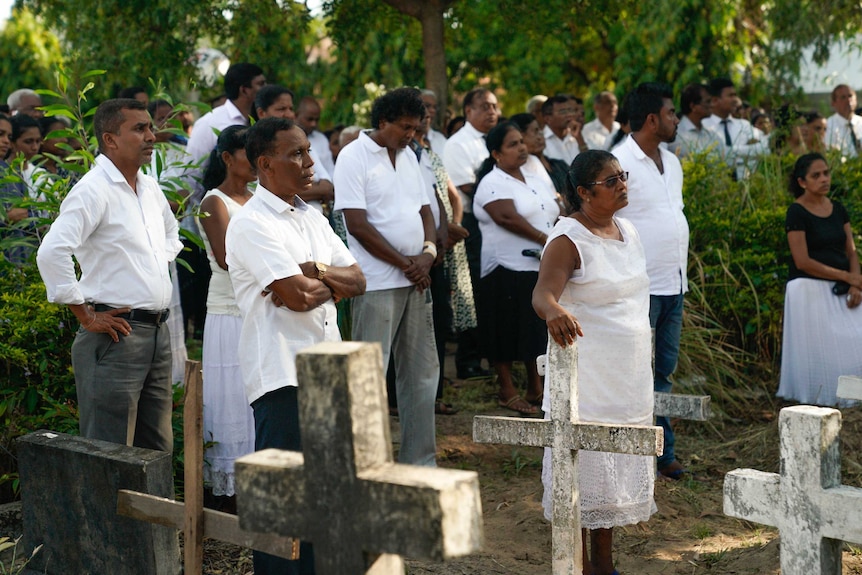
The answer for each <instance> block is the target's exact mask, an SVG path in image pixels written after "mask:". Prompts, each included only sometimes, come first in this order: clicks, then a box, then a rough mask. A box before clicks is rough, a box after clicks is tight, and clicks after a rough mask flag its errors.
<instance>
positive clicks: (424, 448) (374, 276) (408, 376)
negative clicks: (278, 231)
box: [335, 88, 440, 467]
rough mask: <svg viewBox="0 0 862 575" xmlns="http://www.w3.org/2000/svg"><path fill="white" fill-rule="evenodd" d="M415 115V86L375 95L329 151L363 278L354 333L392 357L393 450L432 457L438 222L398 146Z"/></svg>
mask: <svg viewBox="0 0 862 575" xmlns="http://www.w3.org/2000/svg"><path fill="white" fill-rule="evenodd" d="M424 116H425V104H423V103H422V100H421V98H420V97H419V90H416V89H415V88H398V89H396V90H392V91H391V92H389V93H387V94H385V95H383V96H381V97H379V98H377V99H376V100H375V101H374V103H373V104H372V106H371V126H372V128H373V129H372V130H371V131H370V132H362V133H361V134H360V135H359V139H358V140H356V141H355V142H354V143H352V144H351V145H349V146H347V147H346V148H344V150H342V152H341V154H339V156H338V163H337V164H336V165H335V189H336V190H338V193H337V194H336V196H335V209H336V210H342V212H343V214H344V222H345V224H346V226H347V232H348V238H347V245H348V246H350V252H351V253H352V254H353V255H354V257H356V260H357V261H358V262H359V265H360V266H362V271H363V272H364V273H365V277H366V278H367V281H368V286H367V292H366V293H365V295H362V296H359V297H357V298H354V299H353V339H355V340H361V341H378V342H380V345H381V347H382V349H383V367H384V368H385V367H387V366H388V365H389V358H390V355H391V356H392V357H393V358H394V364H395V387H396V399H397V402H398V415H399V418H400V420H401V447H400V450H399V452H398V460H399V461H400V462H401V463H411V464H413V465H427V466H432V467H433V466H435V465H436V461H435V451H436V443H435V437H434V401H435V397H436V393H437V377H438V372H439V369H440V365H439V363H438V361H437V352H436V348H435V343H434V329H433V320H432V300H431V291H430V290H429V289H428V288H429V287H430V285H431V277H430V275H429V273H430V270H431V266H432V264H433V263H434V260H435V258H436V257H437V232H436V230H435V228H434V217H433V215H432V212H431V207H430V204H429V200H428V196H427V195H426V193H425V180H424V179H423V176H422V172H421V171H420V168H419V162H418V161H417V159H416V155H415V154H414V153H413V151H412V150H409V149H407V146H408V145H409V144H410V142H411V140H412V139H413V136H414V135H415V133H416V129H417V128H418V126H419V123H420V122H421V121H422V118H423V117H424Z"/></svg>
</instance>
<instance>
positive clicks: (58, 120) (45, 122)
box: [39, 116, 71, 138]
mask: <svg viewBox="0 0 862 575" xmlns="http://www.w3.org/2000/svg"><path fill="white" fill-rule="evenodd" d="M54 124H63V128H62V129H68V128H70V127H71V125H70V124H69V119H68V118H66V117H65V116H43V117H42V118H41V119H40V120H39V130H40V131H41V132H42V137H43V138H44V137H45V136H47V135H48V134H50V133H51V132H52V131H53V130H51V126H53V125H54Z"/></svg>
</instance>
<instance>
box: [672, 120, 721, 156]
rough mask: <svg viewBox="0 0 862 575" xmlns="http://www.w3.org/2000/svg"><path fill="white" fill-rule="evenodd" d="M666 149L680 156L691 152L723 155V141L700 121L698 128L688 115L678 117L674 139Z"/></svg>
mask: <svg viewBox="0 0 862 575" xmlns="http://www.w3.org/2000/svg"><path fill="white" fill-rule="evenodd" d="M668 149H669V150H670V151H671V152H673V153H675V154H676V155H677V156H679V157H680V158H684V157H685V156H688V155H691V154H702V153H708V154H709V155H710V157H715V158H723V157H724V141H723V140H722V139H721V138H720V137H719V135H718V134H716V133H715V130H712V129H710V128H707V127H706V126H704V125H703V124H702V123H701V127H700V128H698V127H697V126H695V125H694V122H692V121H691V119H690V118H689V117H688V116H683V117H682V118H680V119H679V126H678V127H677V132H676V140H674V141H673V142H671V143H670V144H668Z"/></svg>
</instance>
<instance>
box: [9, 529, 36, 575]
mask: <svg viewBox="0 0 862 575" xmlns="http://www.w3.org/2000/svg"><path fill="white" fill-rule="evenodd" d="M20 542H21V537H18V538H17V539H15V540H14V541H12V540H11V539H10V538H9V537H0V553H2V552H3V551H6V550H7V549H11V550H12V557H10V559H9V565H8V566H7V565H5V564H3V563H0V575H19V574H21V573H24V569H25V568H26V567H27V564H28V563H30V560H31V559H33V557H35V556H36V553H38V552H39V551H41V549H42V545H37V546H36V548H35V549H33V552H32V553H30V556H29V557H27V558H19V557H18V543H20Z"/></svg>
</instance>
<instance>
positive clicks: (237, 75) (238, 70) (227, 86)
mask: <svg viewBox="0 0 862 575" xmlns="http://www.w3.org/2000/svg"><path fill="white" fill-rule="evenodd" d="M262 74H263V70H262V69H261V67H260V66H257V65H256V64H249V63H248V62H240V63H238V64H234V65H232V66H231V67H230V68H228V69H227V73H226V74H225V75H224V92H225V95H227V99H228V100H236V99H237V98H239V91H240V88H242V87H243V86H245V87H246V88H248V87H250V86H251V82H252V80H254V79H255V78H257V77H258V76H260V75H262Z"/></svg>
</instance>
